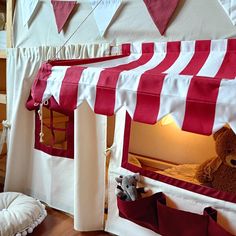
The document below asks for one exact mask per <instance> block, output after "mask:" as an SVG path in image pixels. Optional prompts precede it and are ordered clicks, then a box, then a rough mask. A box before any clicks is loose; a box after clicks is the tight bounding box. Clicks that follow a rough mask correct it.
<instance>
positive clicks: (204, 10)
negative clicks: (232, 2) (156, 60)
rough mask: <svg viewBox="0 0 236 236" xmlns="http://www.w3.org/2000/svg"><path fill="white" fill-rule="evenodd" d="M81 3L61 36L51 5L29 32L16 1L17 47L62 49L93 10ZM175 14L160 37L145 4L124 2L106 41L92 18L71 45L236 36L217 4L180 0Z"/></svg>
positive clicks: (44, 4)
mask: <svg viewBox="0 0 236 236" xmlns="http://www.w3.org/2000/svg"><path fill="white" fill-rule="evenodd" d="M78 3H79V7H78V8H77V11H76V12H75V14H74V15H73V16H72V17H71V20H70V22H69V24H68V27H67V30H66V31H65V32H61V33H60V34H58V32H57V27H56V23H55V19H54V15H53V10H52V6H51V3H50V1H48V0H41V1H40V2H39V6H38V11H37V12H35V14H34V17H33V18H32V21H31V24H30V27H29V28H27V27H22V26H23V19H22V16H21V12H20V9H19V4H20V1H17V2H16V12H15V18H14V37H13V38H14V45H15V47H35V46H41V45H62V44H63V43H64V42H65V40H66V39H68V37H69V36H70V35H71V34H72V33H73V32H74V30H75V29H76V27H78V24H79V23H80V22H82V21H83V19H85V17H86V16H87V15H88V14H89V12H90V11H91V10H92V8H91V4H90V0H80V1H78ZM176 12H177V13H178V14H175V16H174V18H173V20H172V21H171V22H170V24H169V27H168V28H167V31H166V33H165V35H164V36H161V35H160V33H159V31H158V30H157V28H156V26H155V24H154V23H153V21H152V19H151V17H150V15H149V13H148V11H147V9H146V7H145V4H144V2H143V0H135V1H134V0H123V1H122V4H121V7H120V11H119V12H118V13H117V17H115V19H114V21H113V22H112V24H111V25H110V26H109V29H108V30H107V32H106V34H105V35H104V38H102V37H101V36H100V34H99V31H98V28H97V25H96V22H95V19H94V17H93V16H92V15H91V16H90V17H88V19H87V20H86V21H85V23H84V24H82V26H81V27H80V29H79V30H78V31H77V32H76V34H75V35H74V36H73V37H72V39H71V40H70V42H69V44H73V43H74V44H77V43H89V42H104V41H106V42H113V43H114V44H120V43H122V42H134V41H146V42H148V41H158V40H159V41H175V40H195V39H217V38H228V37H233V36H235V35H236V29H235V27H234V26H233V25H232V23H231V22H230V21H229V19H228V17H227V15H226V14H225V12H224V10H223V9H222V7H221V5H220V4H219V2H218V1H216V0H208V1H206V0H198V1H196V0H188V1H184V0H181V1H180V4H179V6H178V8H177V10H176ZM209 12H210V13H211V14H210V15H209ZM44 26H46V27H44Z"/></svg>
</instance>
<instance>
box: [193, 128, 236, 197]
mask: <svg viewBox="0 0 236 236" xmlns="http://www.w3.org/2000/svg"><path fill="white" fill-rule="evenodd" d="M213 137H214V140H215V149H216V153H217V157H215V158H212V159H209V160H207V161H205V162H203V163H202V164H201V165H200V166H199V168H198V169H197V172H196V179H197V180H198V181H199V182H200V183H202V184H203V185H206V186H209V187H213V188H215V189H218V190H221V191H225V192H231V193H236V134H235V133H234V132H233V131H232V130H231V129H229V128H226V127H223V128H222V129H220V130H219V131H217V132H216V133H215V134H214V135H213Z"/></svg>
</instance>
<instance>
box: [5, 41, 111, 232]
mask: <svg viewBox="0 0 236 236" xmlns="http://www.w3.org/2000/svg"><path fill="white" fill-rule="evenodd" d="M108 49H109V45H108V44H100V45H78V46H68V47H66V48H63V50H61V51H60V54H59V55H57V57H59V58H63V59H64V58H65V59H68V58H82V57H83V58H84V57H97V56H103V55H104V54H105V53H106V52H107V50H108ZM57 50H58V48H55V47H39V48H27V49H25V48H17V49H10V50H9V51H8V58H7V90H8V91H7V93H8V102H7V110H8V111H7V117H8V121H9V122H10V124H11V129H10V132H9V135H8V157H7V170H6V179H5V191H17V192H22V193H25V194H28V195H31V196H33V197H35V198H38V199H39V200H41V201H43V202H45V203H47V204H48V205H49V206H51V207H54V208H56V209H60V210H63V211H65V212H68V213H70V214H74V216H75V226H76V228H77V229H78V230H91V229H93V230H100V229H102V228H103V205H104V165H105V160H104V159H105V158H104V150H105V148H106V117H103V116H97V115H95V114H94V113H93V112H89V110H88V107H87V106H86V103H85V104H83V105H81V107H80V108H78V110H77V111H75V114H76V117H78V119H77V120H76V122H75V123H76V125H75V159H74V160H72V159H68V158H62V157H55V156H52V155H48V154H46V153H44V152H42V151H39V150H36V149H34V111H28V110H27V109H26V108H25V103H26V101H27V98H28V96H29V92H30V87H31V85H32V82H33V79H34V77H35V74H36V73H37V71H38V69H39V67H40V65H41V63H42V62H43V61H46V60H48V59H50V58H52V57H55V55H56V52H57ZM77 122H79V123H78V124H77ZM80 122H83V123H82V124H81V123H80ZM77 145H78V146H77ZM78 147H79V148H78ZM80 161H81V162H80ZM81 193H85V194H86V195H84V194H82V195H81ZM79 196H86V198H83V197H79ZM91 207H92V208H93V209H91ZM88 209H89V210H88ZM87 210H88V212H87V214H88V213H91V212H93V214H92V215H94V216H97V217H98V218H97V219H95V218H94V219H92V218H89V220H88V216H87V215H86V214H85V213H86V211H87ZM83 217H85V218H83ZM87 220H88V221H87Z"/></svg>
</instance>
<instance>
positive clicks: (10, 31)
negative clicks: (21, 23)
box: [6, 0, 15, 48]
mask: <svg viewBox="0 0 236 236" xmlns="http://www.w3.org/2000/svg"><path fill="white" fill-rule="evenodd" d="M14 6H15V0H7V23H6V28H7V47H8V48H11V47H12V46H13V42H12V38H13V35H12V34H13V29H12V25H13V12H14Z"/></svg>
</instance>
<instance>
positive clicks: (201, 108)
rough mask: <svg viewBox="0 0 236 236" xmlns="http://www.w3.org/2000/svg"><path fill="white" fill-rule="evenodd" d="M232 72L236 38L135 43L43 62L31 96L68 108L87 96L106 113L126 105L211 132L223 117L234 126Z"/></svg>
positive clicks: (148, 116)
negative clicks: (103, 53)
mask: <svg viewBox="0 0 236 236" xmlns="http://www.w3.org/2000/svg"><path fill="white" fill-rule="evenodd" d="M235 77H236V39H223V40H201V41H200V40H199V41H182V42H157V43H133V44H123V45H122V55H120V56H113V57H109V58H107V57H104V58H99V59H85V60H64V61H49V62H47V63H46V64H44V65H43V66H42V67H41V69H40V71H39V73H38V75H37V77H36V80H35V83H34V85H33V87H32V90H31V96H32V99H33V101H34V102H35V103H41V102H44V101H46V100H48V99H50V97H54V99H55V100H56V101H57V102H58V104H59V105H60V107H61V108H62V109H65V110H69V111H72V110H73V109H75V108H76V107H78V106H79V105H80V104H81V103H82V102H83V101H84V100H86V101H87V102H88V104H89V105H90V107H91V108H92V109H93V110H94V112H95V113H98V114H104V115H113V114H114V113H116V112H117V111H118V110H119V109H120V108H121V107H122V106H125V108H126V110H127V112H128V113H129V114H130V116H131V117H132V119H133V120H135V121H139V122H144V123H148V124H154V123H155V122H157V121H158V120H160V119H162V118H163V117H164V116H166V115H167V114H171V115H172V117H173V118H174V120H175V121H176V123H177V124H178V126H179V127H181V128H182V129H183V130H186V131H191V132H195V133H200V134H205V135H209V134H211V133H213V132H215V131H217V130H218V129H220V128H221V127H222V126H224V125H225V124H226V123H228V124H229V125H230V126H231V127H232V128H233V130H234V131H235V132H236V80H235Z"/></svg>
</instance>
